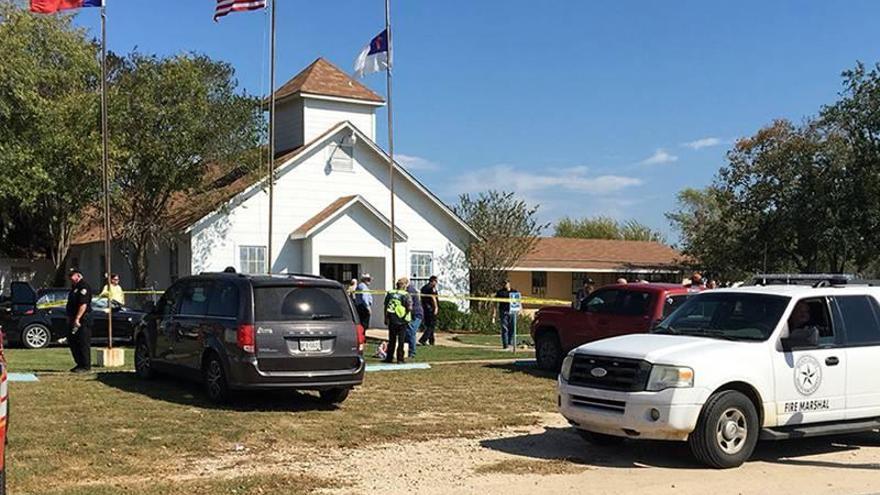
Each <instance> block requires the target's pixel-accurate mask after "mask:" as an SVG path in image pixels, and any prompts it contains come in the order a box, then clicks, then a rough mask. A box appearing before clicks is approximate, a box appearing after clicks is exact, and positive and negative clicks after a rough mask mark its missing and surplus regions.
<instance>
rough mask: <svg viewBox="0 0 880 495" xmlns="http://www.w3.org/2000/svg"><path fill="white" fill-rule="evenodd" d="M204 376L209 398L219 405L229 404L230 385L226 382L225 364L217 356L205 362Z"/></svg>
mask: <svg viewBox="0 0 880 495" xmlns="http://www.w3.org/2000/svg"><path fill="white" fill-rule="evenodd" d="M202 374H203V376H204V380H205V390H206V391H207V392H208V398H209V399H211V401H212V402H215V403H218V404H222V403H224V402H228V401H229V383H228V382H227V381H226V372H225V371H223V364H222V363H221V362H220V359H219V358H218V357H217V356H213V355H212V356H210V357H208V359H206V360H205V364H204V368H203V369H202Z"/></svg>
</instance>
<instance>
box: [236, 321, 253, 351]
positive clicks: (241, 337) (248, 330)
mask: <svg viewBox="0 0 880 495" xmlns="http://www.w3.org/2000/svg"><path fill="white" fill-rule="evenodd" d="M236 340H237V342H238V347H239V348H241V350H243V351H244V352H247V353H249V354H253V353H254V350H255V346H254V340H255V337H254V326H253V325H248V324H243V325H239V326H238V332H237V339H236Z"/></svg>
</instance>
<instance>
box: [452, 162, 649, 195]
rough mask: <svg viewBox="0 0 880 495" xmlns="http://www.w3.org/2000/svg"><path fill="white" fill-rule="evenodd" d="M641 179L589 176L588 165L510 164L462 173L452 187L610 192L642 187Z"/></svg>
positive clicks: (461, 190) (475, 189) (598, 193)
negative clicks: (537, 167)
mask: <svg viewBox="0 0 880 495" xmlns="http://www.w3.org/2000/svg"><path fill="white" fill-rule="evenodd" d="M641 184H642V180H641V179H638V178H635V177H626V176H620V175H598V176H590V175H588V169H587V167H570V168H558V169H544V170H542V171H540V172H531V171H523V170H519V169H516V168H514V167H511V166H509V165H496V166H494V167H489V168H484V169H479V170H475V171H473V172H468V173H465V174H461V175H459V176H458V178H457V179H456V180H455V181H454V184H452V186H453V187H454V190H455V191H456V192H465V193H476V192H482V191H487V190H489V189H499V190H506V191H514V192H517V193H537V192H541V191H550V192H552V191H558V190H560V189H562V190H566V191H573V192H579V193H586V194H594V195H601V194H609V193H615V192H618V191H620V190H622V189H626V188H629V187H634V186H639V185H641Z"/></svg>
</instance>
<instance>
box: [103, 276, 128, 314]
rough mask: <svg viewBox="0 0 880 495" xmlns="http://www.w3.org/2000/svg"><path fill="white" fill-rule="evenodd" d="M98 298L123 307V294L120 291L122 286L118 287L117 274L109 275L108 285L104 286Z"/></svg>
mask: <svg viewBox="0 0 880 495" xmlns="http://www.w3.org/2000/svg"><path fill="white" fill-rule="evenodd" d="M98 297H107V298H110V299H112V300H114V301H116V302H118V303H119V304H121V305H123V306H125V292H124V291H123V290H122V286H121V285H119V274H118V273H113V274H111V275H110V284H109V285H105V286H104V289H103V290H102V291H101V293H100V294H98Z"/></svg>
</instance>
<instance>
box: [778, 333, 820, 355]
mask: <svg viewBox="0 0 880 495" xmlns="http://www.w3.org/2000/svg"><path fill="white" fill-rule="evenodd" d="M781 343H782V349H783V350H786V351H789V350H792V349H797V348H803V347H816V346H818V345H819V329H818V328H816V327H804V328H795V329H794V330H791V331H790V332H789V334H788V337H786V338H784V339H782V340H781Z"/></svg>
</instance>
